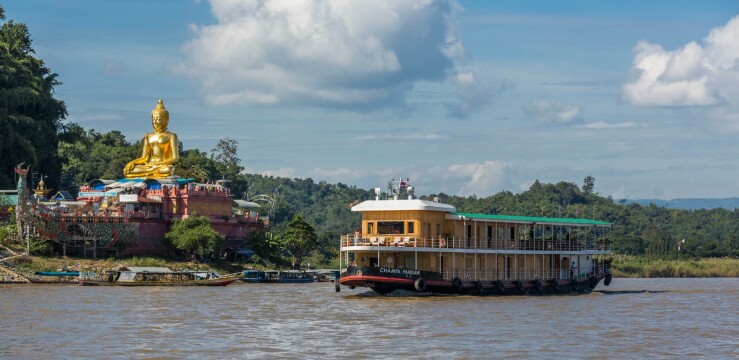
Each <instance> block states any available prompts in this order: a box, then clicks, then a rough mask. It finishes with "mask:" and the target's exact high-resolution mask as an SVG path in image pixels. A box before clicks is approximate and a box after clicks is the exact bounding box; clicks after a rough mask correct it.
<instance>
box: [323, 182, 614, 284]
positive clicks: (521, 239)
mask: <svg viewBox="0 0 739 360" xmlns="http://www.w3.org/2000/svg"><path fill="white" fill-rule="evenodd" d="M389 190H390V191H391V192H392V194H393V197H392V198H391V199H382V200H381V199H380V189H379V188H378V189H375V192H376V194H377V196H376V198H375V199H374V200H367V201H364V202H362V203H360V204H357V205H355V206H353V207H352V211H354V212H359V213H361V215H362V225H361V229H358V230H359V231H356V232H355V233H354V234H346V235H343V236H342V237H341V245H340V266H341V277H340V279H339V281H338V282H337V283H336V291H340V287H341V285H343V286H347V287H349V288H351V289H353V288H356V287H367V288H370V289H372V290H374V291H376V292H378V293H381V294H385V293H388V292H391V291H393V290H398V289H402V290H409V291H415V292H432V293H446V294H475V295H504V294H505V295H508V294H510V295H512V294H557V293H588V292H590V291H592V290H593V289H594V288H595V287H596V286H597V285H598V284H599V283H600V281H601V280H603V283H604V285H606V286H608V285H610V282H611V278H612V276H611V272H610V267H609V263H608V262H607V261H606V260H605V255H608V254H609V253H610V242H611V240H610V236H611V224H610V223H608V222H604V221H599V220H590V219H579V218H550V217H531V216H513V215H488V214H472V213H461V212H457V210H456V209H455V207H454V206H451V205H448V204H443V203H440V202H438V201H428V200H420V199H416V198H414V189H413V187H411V186H410V185H409V184H408V182H407V181H403V180H401V181H393V182H391V183H390V184H389ZM401 196H403V197H404V198H402V199H401Z"/></svg>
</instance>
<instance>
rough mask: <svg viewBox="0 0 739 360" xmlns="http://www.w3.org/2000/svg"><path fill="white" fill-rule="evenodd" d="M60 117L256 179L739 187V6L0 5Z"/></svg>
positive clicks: (647, 190) (729, 193)
mask: <svg viewBox="0 0 739 360" xmlns="http://www.w3.org/2000/svg"><path fill="white" fill-rule="evenodd" d="M0 4H1V5H2V6H4V8H5V11H6V17H7V19H8V20H13V21H15V22H23V23H26V24H27V25H28V28H29V31H30V34H31V38H32V40H33V45H32V46H33V48H34V50H35V52H36V56H37V57H39V58H41V59H43V60H44V62H45V63H46V65H47V66H48V67H49V68H50V69H51V70H52V71H53V72H55V73H57V74H59V80H61V81H62V83H63V84H62V85H60V86H58V87H57V88H56V94H55V95H56V97H57V99H60V100H63V101H64V102H65V103H66V105H67V110H68V112H69V114H68V116H67V121H70V122H75V123H78V124H80V125H81V126H83V127H85V128H87V129H90V128H92V129H95V130H96V131H99V132H106V131H110V130H120V131H122V132H123V134H124V135H125V136H126V138H127V139H128V140H130V141H132V142H135V141H136V140H138V139H139V138H141V137H143V135H144V134H145V133H147V132H150V131H152V129H151V120H150V113H151V110H152V109H153V108H154V107H155V105H156V102H157V99H160V98H161V99H163V100H164V104H165V106H166V108H167V109H168V110H169V113H170V125H169V130H170V131H172V132H175V133H177V134H178V136H179V138H180V140H181V141H182V142H183V145H184V148H186V149H190V148H198V149H200V150H202V151H206V152H208V153H210V152H211V149H213V148H214V147H215V144H216V143H217V141H218V140H219V139H222V138H225V137H229V138H232V139H235V140H237V141H238V143H239V148H238V154H239V156H240V158H241V160H242V165H243V166H244V167H245V168H246V170H245V171H246V172H248V173H259V174H264V175H273V176H282V177H290V178H312V179H313V180H314V181H316V182H318V181H327V182H329V183H337V182H341V183H344V184H348V185H356V186H358V187H361V188H367V189H371V188H375V187H383V188H384V185H385V184H386V182H387V181H389V180H391V179H398V178H404V179H406V178H407V179H410V183H411V184H413V185H414V186H415V188H416V190H417V193H418V194H432V193H440V192H443V193H446V194H453V195H473V194H474V195H477V196H478V197H484V196H489V195H493V194H495V193H497V192H500V191H511V192H513V193H519V192H522V191H525V190H526V189H528V188H529V187H530V186H531V184H532V183H533V182H534V181H535V180H537V179H538V180H539V181H540V182H549V183H556V182H560V181H566V182H572V183H576V184H578V185H582V183H583V179H584V178H585V177H586V176H589V175H590V176H593V177H594V178H595V191H596V192H598V193H600V194H601V195H603V196H612V197H613V198H614V199H622V198H627V199H640V198H654V199H665V200H669V199H674V198H695V197H703V198H724V197H739V141H737V140H738V139H739V1H733V0H732V1H729V0H727V1H712V0H707V1H683V0H673V1H641V0H639V1H631V0H625V1H567V2H559V1H557V2H553V1H545V0H542V1H446V0H419V1H404V0H386V1H385V0H373V1H340V0H326V1H319V0H316V1H302V0H280V1H278V0H252V1H238V0H223V1H216V0H213V1H205V0H200V1H165V0H161V1H156V0H154V1H152V0H128V1H99V0H85V1H82V0H69V1H54V0H10V1H7V0H6V1H0Z"/></svg>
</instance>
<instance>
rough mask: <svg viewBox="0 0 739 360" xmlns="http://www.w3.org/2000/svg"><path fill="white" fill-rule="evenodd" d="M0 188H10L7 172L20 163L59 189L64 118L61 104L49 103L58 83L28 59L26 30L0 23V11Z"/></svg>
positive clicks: (1, 15)
mask: <svg viewBox="0 0 739 360" xmlns="http://www.w3.org/2000/svg"><path fill="white" fill-rule="evenodd" d="M0 22H2V23H3V24H2V27H0V188H8V187H12V186H13V185H15V184H14V182H15V179H14V177H13V171H12V169H13V168H14V167H15V165H16V164H18V163H21V162H25V163H26V164H29V165H32V166H33V170H32V171H34V172H38V173H43V174H44V175H47V176H48V179H47V180H46V182H47V184H48V186H49V187H56V186H57V184H58V183H59V160H58V158H57V156H56V151H55V150H56V147H57V132H58V130H59V127H60V124H61V121H62V120H63V119H64V118H65V116H66V115H67V110H66V107H65V105H64V102H62V101H59V100H57V99H55V98H54V96H53V93H54V87H56V86H57V85H60V84H61V83H60V82H59V81H58V80H57V74H55V73H52V72H51V70H49V69H48V68H47V67H46V66H45V65H44V62H43V61H42V60H40V59H37V58H35V57H34V56H33V54H34V50H33V48H32V47H31V37H30V34H29V32H28V27H27V26H26V24H23V23H15V22H14V21H13V20H8V21H5V10H4V9H3V8H2V6H0Z"/></svg>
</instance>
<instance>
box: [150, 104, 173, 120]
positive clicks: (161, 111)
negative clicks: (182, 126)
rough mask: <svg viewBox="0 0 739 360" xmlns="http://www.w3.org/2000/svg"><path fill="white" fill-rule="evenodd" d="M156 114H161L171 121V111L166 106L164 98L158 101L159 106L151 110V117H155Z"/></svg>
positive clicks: (163, 117)
mask: <svg viewBox="0 0 739 360" xmlns="http://www.w3.org/2000/svg"><path fill="white" fill-rule="evenodd" d="M155 115H159V116H160V117H161V118H162V119H164V120H167V121H169V111H167V109H165V108H164V101H162V99H159V101H157V107H155V108H154V110H152V112H151V117H152V118H153V117H154V116H155Z"/></svg>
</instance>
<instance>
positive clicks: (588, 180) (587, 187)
mask: <svg viewBox="0 0 739 360" xmlns="http://www.w3.org/2000/svg"><path fill="white" fill-rule="evenodd" d="M593 189H595V178H594V177H592V176H590V175H588V176H586V177H585V180H583V184H582V192H583V193H585V194H591V193H592V192H593Z"/></svg>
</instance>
